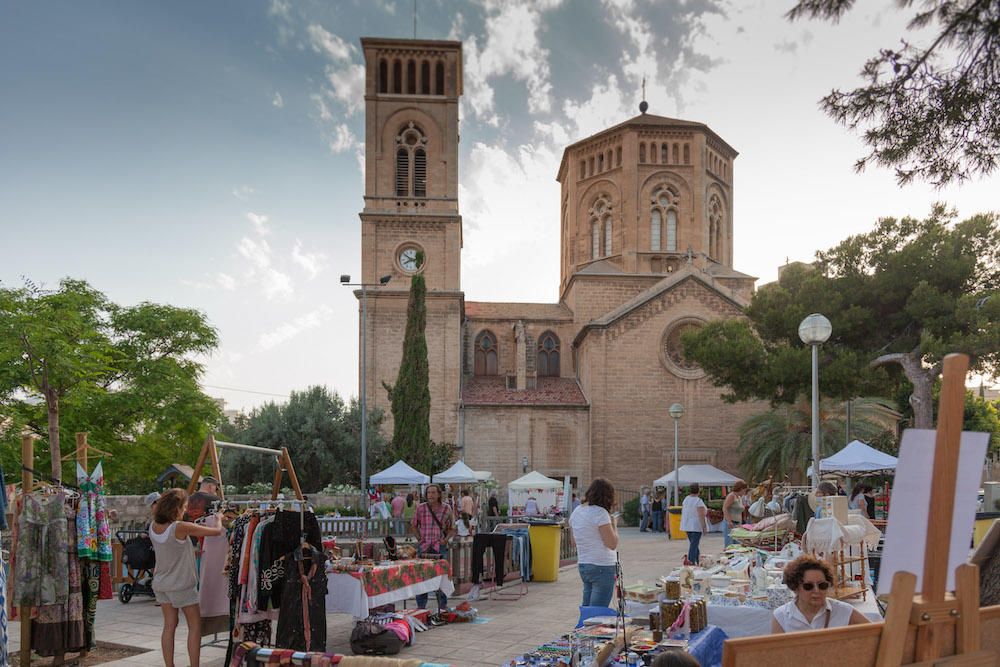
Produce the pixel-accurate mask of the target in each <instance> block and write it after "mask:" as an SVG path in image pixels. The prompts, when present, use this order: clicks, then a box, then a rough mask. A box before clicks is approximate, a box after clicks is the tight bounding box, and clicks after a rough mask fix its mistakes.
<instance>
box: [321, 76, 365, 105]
mask: <svg viewBox="0 0 1000 667" xmlns="http://www.w3.org/2000/svg"><path fill="white" fill-rule="evenodd" d="M326 80H327V82H328V83H329V84H330V86H329V88H326V89H325V90H324V92H325V93H326V94H327V96H328V97H330V98H331V99H334V100H336V101H338V102H340V103H341V104H342V105H343V106H344V109H345V110H346V111H347V115H349V116H353V115H354V114H356V113H358V112H359V111H361V110H362V109H364V106H365V68H364V66H362V65H359V64H357V63H350V64H347V65H344V66H341V67H335V66H333V65H327V67H326Z"/></svg>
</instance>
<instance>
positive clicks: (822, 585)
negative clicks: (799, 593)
mask: <svg viewBox="0 0 1000 667" xmlns="http://www.w3.org/2000/svg"><path fill="white" fill-rule="evenodd" d="M813 586H818V587H819V589H820V590H821V591H825V590H826V589H828V588H829V587H830V582H829V581H821V582H819V583H818V584H813V583H803V584H802V590H804V591H811V590H812V589H813Z"/></svg>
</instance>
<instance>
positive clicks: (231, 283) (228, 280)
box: [215, 271, 236, 292]
mask: <svg viewBox="0 0 1000 667" xmlns="http://www.w3.org/2000/svg"><path fill="white" fill-rule="evenodd" d="M215 282H216V284H218V286H219V287H221V288H222V289H224V290H227V291H229V292H231V291H233V290H235V289H236V278H233V277H232V276H231V275H229V274H228V273H223V272H222V271H219V272H218V273H217V274H215Z"/></svg>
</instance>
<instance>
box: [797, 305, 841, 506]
mask: <svg viewBox="0 0 1000 667" xmlns="http://www.w3.org/2000/svg"><path fill="white" fill-rule="evenodd" d="M831 333H833V325H831V324H830V320H828V319H826V318H825V317H823V316H822V315H820V314H819V313H813V314H812V315H807V316H806V318H805V319H804V320H802V322H801V323H800V324H799V338H801V339H802V342H803V343H805V344H806V345H809V346H811V347H812V459H813V460H812V469H813V470H812V472H813V474H812V487H813V488H814V489H815V488H816V487H817V486H819V346H820V345H822V344H823V343H825V342H826V341H828V340H829V339H830V334H831Z"/></svg>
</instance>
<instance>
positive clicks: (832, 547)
mask: <svg viewBox="0 0 1000 667" xmlns="http://www.w3.org/2000/svg"><path fill="white" fill-rule="evenodd" d="M864 537H865V527H864V526H862V525H852V524H846V525H845V524H842V523H840V522H839V521H837V519H835V518H833V517H830V518H828V519H815V518H814V519H811V520H810V521H809V526H808V527H807V528H806V532H805V534H804V535H803V536H802V547H803V548H804V549H807V550H809V551H815V552H817V553H820V554H825V555H827V556H829V555H830V554H832V553H834V552H835V551H839V550H841V549H846V548H848V547H851V546H857V545H860V544H862V543H863V542H864Z"/></svg>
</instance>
